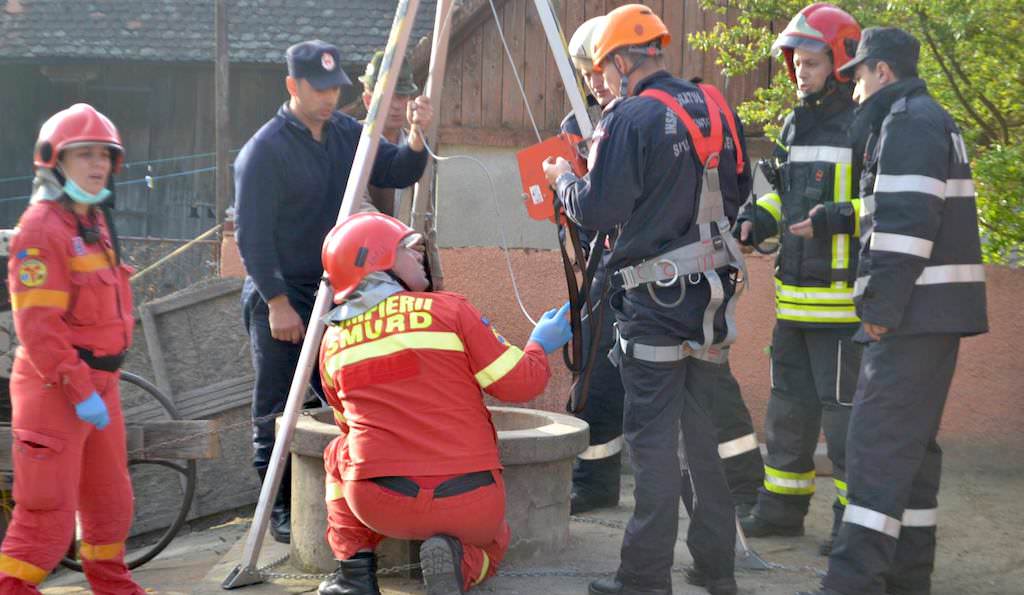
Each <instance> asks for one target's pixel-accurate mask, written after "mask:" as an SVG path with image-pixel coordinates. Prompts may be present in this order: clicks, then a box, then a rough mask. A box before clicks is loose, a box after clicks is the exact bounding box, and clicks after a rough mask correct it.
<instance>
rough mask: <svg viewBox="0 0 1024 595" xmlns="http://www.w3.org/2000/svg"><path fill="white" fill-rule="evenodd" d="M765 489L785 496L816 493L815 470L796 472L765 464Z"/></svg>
mask: <svg viewBox="0 0 1024 595" xmlns="http://www.w3.org/2000/svg"><path fill="white" fill-rule="evenodd" d="M764 489H766V490H768V491H769V492H774V493H776V494H782V495H784V496H810V495H811V494H813V493H814V470H813V469H812V470H810V471H807V472H805V473H794V472H792V471H782V470H780V469H775V468H772V467H769V466H768V465H765V466H764Z"/></svg>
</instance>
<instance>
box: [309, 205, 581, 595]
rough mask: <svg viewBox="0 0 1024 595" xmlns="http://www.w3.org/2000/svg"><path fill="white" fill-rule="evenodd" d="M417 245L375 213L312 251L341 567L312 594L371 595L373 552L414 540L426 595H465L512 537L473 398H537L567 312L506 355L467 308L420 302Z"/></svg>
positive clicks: (554, 315)
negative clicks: (323, 310)
mask: <svg viewBox="0 0 1024 595" xmlns="http://www.w3.org/2000/svg"><path fill="white" fill-rule="evenodd" d="M421 243H422V236H420V235H419V234H417V233H414V232H413V230H412V229H410V228H409V227H407V226H406V225H405V224H403V223H402V222H400V221H398V220H397V219H395V218H393V217H389V216H387V215H383V214H380V213H360V214H357V215H352V216H351V217H349V218H348V219H346V220H345V221H343V222H342V223H340V224H338V225H337V226H336V227H335V228H334V229H333V230H332V231H331V232H330V233H329V234H328V235H327V239H326V241H325V242H324V248H323V264H324V270H325V271H326V272H327V276H328V278H329V279H330V282H331V286H332V289H333V291H334V301H335V302H336V303H338V304H340V305H339V306H338V307H337V308H335V309H334V310H333V311H332V312H331V313H330V314H329V315H328V316H327V323H328V325H329V328H328V330H327V332H326V334H325V335H324V339H323V343H322V345H321V352H320V377H321V380H322V385H323V387H324V392H325V393H326V395H327V399H328V401H329V402H330V404H331V406H332V407H333V408H334V410H335V420H336V421H337V425H338V427H339V428H340V429H341V432H342V435H341V436H340V437H338V438H336V439H335V440H334V441H333V442H331V444H330V445H329V446H328V447H327V449H326V450H325V451H324V465H325V467H326V471H327V510H328V531H327V540H328V542H329V543H330V546H331V549H332V551H333V552H334V555H335V557H336V558H337V559H338V560H339V567H338V570H337V572H335V573H334V575H332V576H331V578H329V579H328V580H326V581H324V582H323V583H321V584H320V589H319V593H320V594H321V595H377V594H379V593H380V591H379V587H378V586H377V578H376V557H375V555H374V553H373V551H374V549H375V548H376V546H377V544H378V543H380V541H381V540H382V539H383V538H384V537H397V538H399V539H418V540H425V541H424V542H423V545H422V546H421V547H420V561H421V564H422V566H423V579H424V582H425V583H426V587H427V593H428V594H429V595H449V594H459V593H464V592H465V591H466V590H468V589H469V588H471V587H473V586H475V585H478V584H480V583H481V582H482V581H483V580H484V579H486V578H487V577H489V576H493V575H494V574H495V573H496V572H497V568H498V564H499V563H500V562H501V560H502V558H503V557H504V556H505V551H506V550H507V549H508V545H509V537H510V535H509V527H508V523H506V522H505V488H504V483H503V480H502V474H501V463H500V462H499V460H498V445H497V437H496V435H495V431H494V426H493V425H492V423H491V417H490V413H489V412H488V411H487V407H486V406H485V404H484V401H483V398H482V395H481V391H482V390H483V391H486V392H487V393H488V394H490V395H492V396H494V397H496V398H498V399H500V400H503V401H512V402H523V401H528V400H530V399H532V398H534V397H536V396H538V395H539V394H540V393H541V392H542V391H543V390H544V388H545V386H546V385H547V382H548V378H549V377H550V375H551V371H550V368H549V367H548V361H547V354H548V353H551V352H553V351H556V350H558V349H560V348H561V347H562V345H564V344H565V343H566V342H568V340H569V339H570V338H571V336H572V334H571V330H570V327H569V322H568V320H567V319H566V317H565V314H566V312H567V311H568V304H566V305H565V306H563V307H562V308H560V309H558V310H551V311H549V312H547V313H546V314H545V315H544V316H543V317H542V318H541V320H540V322H538V323H537V326H536V327H535V328H534V330H533V333H532V334H531V335H530V340H529V342H528V343H527V345H526V347H525V349H522V350H520V349H519V348H517V347H515V346H514V345H511V344H509V342H508V341H506V340H505V339H504V338H503V337H502V336H501V335H499V334H498V332H497V331H496V330H494V328H493V327H492V326H491V324H490V322H489V321H488V320H487V318H485V317H484V316H482V315H481V314H480V312H479V311H477V309H476V308H474V307H473V306H472V305H471V304H470V303H469V302H468V301H467V300H466V298H464V297H462V296H461V295H457V294H454V293H448V292H431V291H428V287H429V286H430V284H429V280H428V278H427V274H426V271H425V269H424V266H423V253H422V249H419V248H421ZM399 403H400V404H401V405H400V406H398V405H397V404H399Z"/></svg>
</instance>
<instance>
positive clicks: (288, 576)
mask: <svg viewBox="0 0 1024 595" xmlns="http://www.w3.org/2000/svg"><path fill="white" fill-rule="evenodd" d="M289 558H291V554H285V555H283V556H281V557H280V558H278V559H277V560H274V561H273V562H271V563H270V564H267V565H266V566H263V567H261V568H259V569H257V570H256V572H258V573H259V574H260V576H262V577H263V578H265V579H284V580H293V581H303V580H315V581H322V580H326V579H329V578H331V577H332V576H334V573H328V574H311V573H301V572H271V569H272V568H276V567H278V566H280V565H282V564H284V563H285V562H287V561H288V559H289ZM419 567H420V565H419V563H413V564H400V565H398V566H388V567H387V568H379V569H377V576H392V575H396V574H400V573H403V572H407V571H409V570H415V569H417V568H419Z"/></svg>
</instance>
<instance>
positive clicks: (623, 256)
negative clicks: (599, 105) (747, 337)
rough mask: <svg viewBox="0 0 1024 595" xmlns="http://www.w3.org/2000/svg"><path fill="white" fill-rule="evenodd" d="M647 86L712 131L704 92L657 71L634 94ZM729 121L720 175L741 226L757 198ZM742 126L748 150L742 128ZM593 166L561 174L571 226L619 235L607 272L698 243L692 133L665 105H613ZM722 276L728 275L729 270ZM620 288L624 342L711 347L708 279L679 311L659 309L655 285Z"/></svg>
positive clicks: (663, 292)
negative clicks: (744, 207) (747, 204)
mask: <svg viewBox="0 0 1024 595" xmlns="http://www.w3.org/2000/svg"><path fill="white" fill-rule="evenodd" d="M648 88H653V89H660V90H662V91H665V92H667V93H669V94H670V95H672V96H673V97H676V98H677V99H679V100H680V103H681V104H682V106H683V108H684V109H685V110H686V111H687V112H689V113H690V115H691V116H692V117H693V119H694V121H695V122H696V123H697V125H698V126H699V127H700V128H701V130H702V131H703V133H704V134H707V133H708V131H709V129H710V121H709V119H708V112H707V107H706V106H705V104H704V100H703V96H702V94H701V92H700V90H699V89H698V87H697V86H696V85H694V84H693V83H690V82H687V81H683V80H680V79H676V78H674V77H672V76H671V75H669V74H668V73H667V72H658V73H655V74H653V75H651V76H649V77H647V78H646V79H644V80H642V81H640V82H639V83H638V84H637V86H636V89H635V93H636V94H639V93H641V92H643V91H644V90H645V89H648ZM722 120H723V121H722V128H723V130H724V131H725V132H724V134H723V150H722V154H721V163H720V165H719V173H720V177H721V189H722V195H723V199H724V203H725V204H724V206H725V212H726V215H727V216H728V218H729V220H730V221H733V220H735V218H736V214H737V212H738V210H739V207H740V204H741V203H742V202H743V200H744V198H745V197H746V196H747V195H748V194H749V193H750V187H751V177H750V175H749V168H746V169H745V170H744V171H743V172H742V173H737V171H736V148H735V146H734V143H733V141H732V138H731V137H730V135H729V133H728V130H729V128H728V123H727V121H726V116H725V114H724V113H723V114H722ZM737 127H738V131H739V138H740V139H741V142H743V140H742V139H743V134H742V125H741V124H740V123H739V122H738V121H737ZM743 149H744V151H745V147H744V148H743ZM589 166H590V173H588V174H587V175H586V176H584V177H583V178H579V179H577V178H575V177H573V176H562V177H561V178H560V179H559V180H558V188H557V191H558V196H559V198H560V200H561V201H562V204H563V205H564V206H565V210H566V213H567V214H568V215H569V218H570V219H572V221H573V222H575V223H576V224H577V225H579V226H580V227H583V228H587V229H596V230H611V229H616V230H618V237H617V239H616V241H615V245H614V246H613V247H612V250H611V253H610V255H609V257H608V261H607V263H606V266H607V268H608V270H609V271H616V270H618V269H620V268H622V267H624V266H630V265H635V264H638V263H640V262H641V261H643V260H645V259H647V258H651V257H653V256H657V255H659V254H663V253H665V252H668V251H670V250H673V249H675V248H678V247H680V246H683V245H686V244H689V243H691V242H693V241H696V240H697V239H698V238H699V231H698V229H697V227H696V225H694V222H695V221H696V217H697V206H698V200H699V196H700V187H701V180H702V175H703V168H702V167H701V165H700V162H699V160H698V158H697V155H696V152H695V151H693V150H692V144H691V141H690V138H689V134H688V133H687V130H686V127H685V125H684V124H683V123H682V122H679V120H678V117H677V116H676V115H675V113H673V112H672V111H671V110H669V109H668V108H667V107H666V106H665V105H663V104H661V103H659V102H658V101H656V100H654V99H651V98H647V97H629V98H627V99H624V100H621V101H615V102H613V103H611V104H610V105H609V106H608V108H607V109H606V110H605V112H604V117H603V118H602V120H601V122H600V124H598V126H597V130H596V131H595V132H594V142H593V145H592V146H591V149H590V154H589ZM721 272H722V273H723V274H724V273H727V271H726V270H724V269H723V270H722V271H721ZM724 276H725V275H723V277H724ZM614 281H616V289H615V290H614V292H613V293H612V294H611V303H612V306H613V308H615V310H616V312H617V319H618V320H619V330H620V332H622V334H623V335H624V336H625V337H627V338H630V339H635V338H638V337H641V336H656V335H661V336H665V335H668V336H671V337H673V338H675V339H683V340H690V339H696V340H702V339H703V337H702V336H701V334H702V333H701V330H700V328H701V318H702V316H703V311H704V306H705V305H706V304H707V302H708V298H709V295H710V292H709V288H708V285H707V281H706V280H704V279H703V278H702V279H701V280H700V281H699V283H698V284H697V285H690V284H688V283H685V284H684V286H685V288H686V297H685V300H684V301H683V303H682V304H680V305H679V306H677V307H675V308H664V307H662V306H659V305H657V304H656V303H655V302H654V300H652V299H651V297H650V296H649V295H648V289H647V287H638V288H636V289H633V290H630V291H628V292H626V291H623V290H622V289H621V288H620V287H619V286H620V284H619V283H617V278H615V279H614ZM725 285H726V286H727V287H726V293H727V294H728V295H731V294H732V291H733V287H732V283H731V282H726V283H725ZM655 291H656V292H657V295H658V298H659V299H660V300H661V301H662V302H665V303H671V302H674V301H675V300H676V299H678V297H679V291H680V285H678V284H677V285H674V286H672V287H667V288H657V289H656V290H655ZM723 310H724V309H723ZM721 314H723V313H722V312H721V311H720V316H719V318H720V320H719V321H718V324H717V325H716V335H720V334H721V333H724V328H725V327H724V323H723V321H722V320H721V318H722V316H721ZM721 336H724V334H723V335H721Z"/></svg>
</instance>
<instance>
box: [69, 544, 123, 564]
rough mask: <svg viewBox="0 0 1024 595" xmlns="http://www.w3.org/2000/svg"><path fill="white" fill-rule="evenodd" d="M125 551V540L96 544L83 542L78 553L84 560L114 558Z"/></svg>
mask: <svg viewBox="0 0 1024 595" xmlns="http://www.w3.org/2000/svg"><path fill="white" fill-rule="evenodd" d="M123 553H124V542H123V541H118V542H117V543H105V544H102V545H94V544H91V543H86V542H84V541H83V542H82V543H81V545H79V547H78V555H79V556H81V558H82V559H83V560H114V559H116V558H119V557H121V555H122V554H123Z"/></svg>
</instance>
